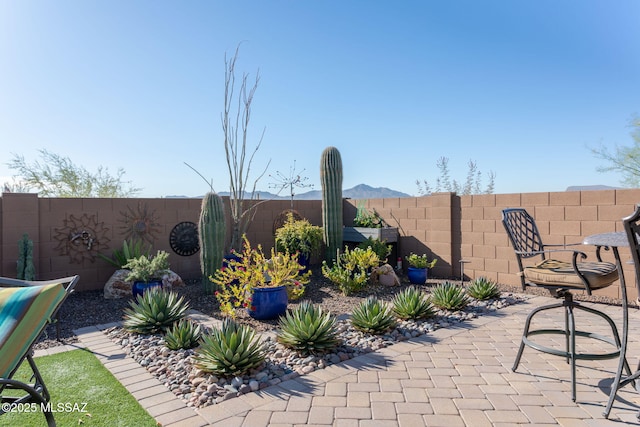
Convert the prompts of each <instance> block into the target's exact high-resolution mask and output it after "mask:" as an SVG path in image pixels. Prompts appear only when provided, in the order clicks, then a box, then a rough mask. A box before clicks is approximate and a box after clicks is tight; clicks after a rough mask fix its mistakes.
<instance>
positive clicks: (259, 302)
mask: <svg viewBox="0 0 640 427" xmlns="http://www.w3.org/2000/svg"><path fill="white" fill-rule="evenodd" d="M288 303H289V297H288V296H287V287H286V286H277V287H274V288H254V289H253V296H252V298H251V306H250V307H249V308H248V309H247V311H248V312H249V316H251V317H253V318H254V319H257V320H268V319H275V318H276V317H278V316H280V315H282V314H284V313H285V312H286V311H287V304H288Z"/></svg>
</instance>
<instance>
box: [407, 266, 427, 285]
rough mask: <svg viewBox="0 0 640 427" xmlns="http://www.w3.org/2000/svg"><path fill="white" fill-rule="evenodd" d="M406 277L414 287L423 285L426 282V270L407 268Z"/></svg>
mask: <svg viewBox="0 0 640 427" xmlns="http://www.w3.org/2000/svg"><path fill="white" fill-rule="evenodd" d="M407 277H408V278H409V281H410V282H411V283H412V284H414V285H424V284H425V283H426V281H427V269H426V268H416V267H409V268H408V269H407Z"/></svg>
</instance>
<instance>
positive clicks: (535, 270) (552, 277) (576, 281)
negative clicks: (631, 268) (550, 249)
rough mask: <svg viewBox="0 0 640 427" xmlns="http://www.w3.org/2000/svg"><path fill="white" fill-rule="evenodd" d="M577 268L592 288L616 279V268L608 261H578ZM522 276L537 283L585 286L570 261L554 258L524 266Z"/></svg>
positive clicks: (581, 287) (602, 286)
mask: <svg viewBox="0 0 640 427" xmlns="http://www.w3.org/2000/svg"><path fill="white" fill-rule="evenodd" d="M578 270H580V272H581V273H582V274H584V276H585V277H586V278H587V281H589V285H590V286H591V289H592V290H593V289H600V288H605V287H607V286H609V285H611V284H612V283H613V282H615V281H616V280H617V279H618V270H617V269H616V266H615V264H612V263H610V262H579V263H578ZM524 277H525V279H526V280H527V281H530V282H532V283H535V284H538V285H552V286H563V287H568V288H579V289H584V288H585V287H584V284H583V283H582V280H580V277H579V276H578V275H577V274H576V273H575V272H574V271H573V266H572V265H571V263H570V262H566V261H558V260H555V259H546V260H543V261H541V262H539V263H538V264H536V265H534V266H531V267H525V268H524Z"/></svg>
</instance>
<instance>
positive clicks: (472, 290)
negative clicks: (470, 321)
mask: <svg viewBox="0 0 640 427" xmlns="http://www.w3.org/2000/svg"><path fill="white" fill-rule="evenodd" d="M467 293H468V294H469V295H471V296H472V297H473V298H475V299H477V300H481V301H482V300H486V299H491V298H498V297H499V296H500V289H498V285H497V284H496V283H495V282H493V281H491V280H489V279H487V278H486V277H478V278H477V279H475V280H473V281H472V282H471V284H470V285H469V287H468V288H467Z"/></svg>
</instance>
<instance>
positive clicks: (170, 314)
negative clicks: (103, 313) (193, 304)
mask: <svg viewBox="0 0 640 427" xmlns="http://www.w3.org/2000/svg"><path fill="white" fill-rule="evenodd" d="M187 310H189V303H188V302H186V301H185V300H184V297H178V294H177V293H175V292H173V291H166V290H164V289H162V288H160V287H155V288H151V289H148V290H147V291H146V292H145V293H144V294H142V296H141V297H139V298H138V299H137V301H136V300H131V301H130V302H129V307H127V308H125V309H124V320H123V322H122V324H123V326H124V328H125V329H127V330H129V331H132V332H137V333H139V334H156V333H163V332H165V331H166V330H167V329H168V328H170V327H171V326H172V325H173V324H174V323H175V322H177V321H178V320H180V319H182V318H183V317H184V316H185V315H186V313H187Z"/></svg>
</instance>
